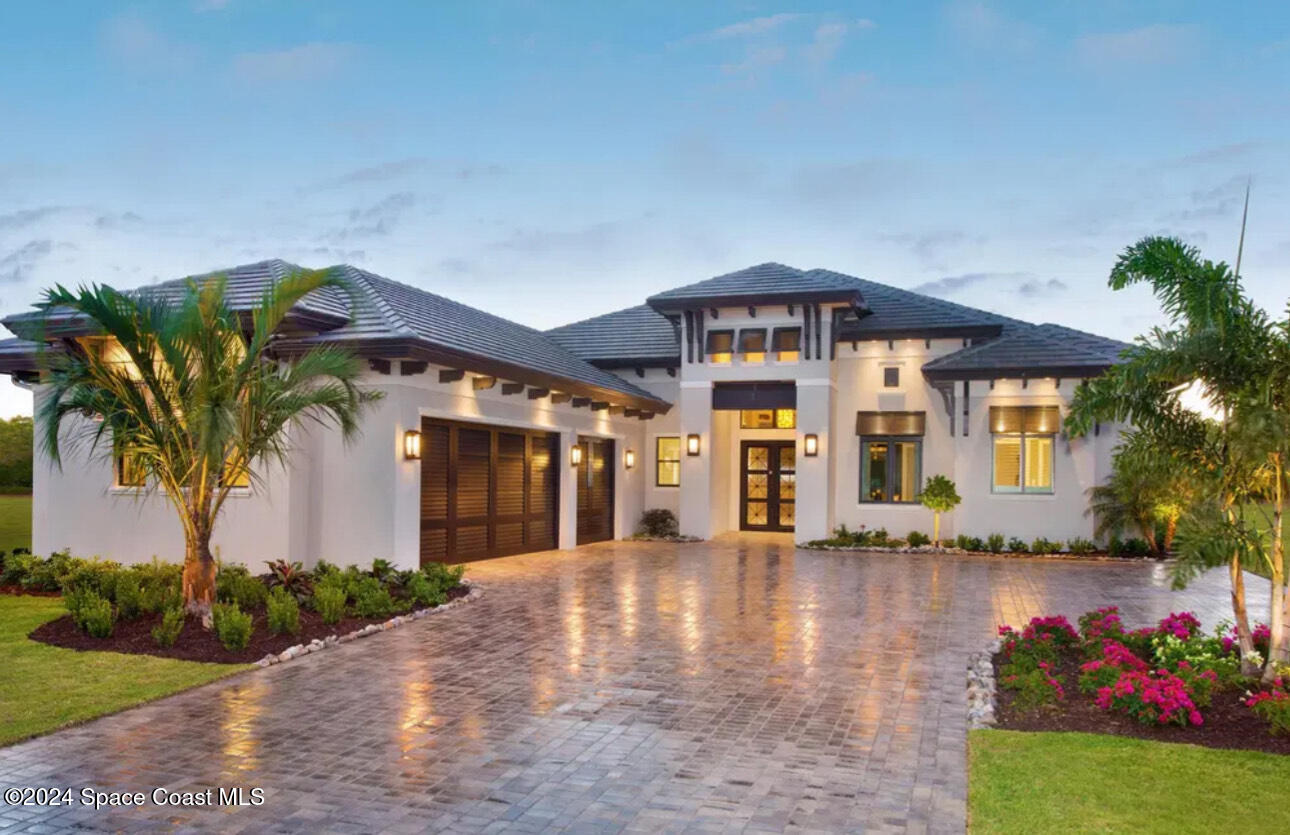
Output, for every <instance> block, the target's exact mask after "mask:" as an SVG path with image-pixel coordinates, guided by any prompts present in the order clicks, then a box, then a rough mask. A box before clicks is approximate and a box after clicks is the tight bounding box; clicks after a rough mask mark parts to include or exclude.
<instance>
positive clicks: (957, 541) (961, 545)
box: [954, 533, 970, 551]
mask: <svg viewBox="0 0 1290 835" xmlns="http://www.w3.org/2000/svg"><path fill="white" fill-rule="evenodd" d="M969 542H970V540H969V539H968V537H967V534H962V533H961V534H959V535H958V536H956V537H954V547H955V548H958V549H959V550H960V551H966V550H968V543H969Z"/></svg>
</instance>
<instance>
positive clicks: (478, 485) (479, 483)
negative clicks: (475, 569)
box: [421, 418, 559, 562]
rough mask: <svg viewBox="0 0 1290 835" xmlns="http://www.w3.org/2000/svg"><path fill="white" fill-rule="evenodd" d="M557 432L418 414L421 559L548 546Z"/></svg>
mask: <svg viewBox="0 0 1290 835" xmlns="http://www.w3.org/2000/svg"><path fill="white" fill-rule="evenodd" d="M558 444H559V436H557V435H555V434H553V433H548V432H536V431H532V432H531V431H526V430H515V429H510V428H503V427H494V426H484V425H480V424H466V423H460V422H454V421H441V420H433V419H430V418H423V419H422V461H421V560H422V562H427V561H439V562H461V561H464V560H472V559H485V558H488V557H494V556H501V555H504V554H517V553H523V552H526V551H537V550H547V549H550V548H554V547H556V541H557V532H558V526H557V523H556V517H557V510H558V495H559V486H558V484H557V479H558V478H559V472H558V469H557V468H556V467H555V457H556V455H557V454H558V449H559V445H558Z"/></svg>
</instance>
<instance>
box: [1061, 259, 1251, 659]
mask: <svg viewBox="0 0 1290 835" xmlns="http://www.w3.org/2000/svg"><path fill="white" fill-rule="evenodd" d="M1144 283H1145V284H1149V285H1150V286H1151V288H1152V290H1153V292H1154V294H1155V296H1156V299H1157V300H1158V301H1159V302H1160V304H1161V307H1162V308H1163V309H1164V312H1165V314H1166V315H1167V316H1168V317H1169V327H1168V328H1155V329H1153V330H1152V331H1151V333H1150V334H1148V335H1146V336H1144V337H1140V338H1139V339H1138V341H1137V342H1136V343H1135V344H1134V345H1133V346H1132V347H1130V348H1128V349H1127V350H1126V351H1125V352H1124V355H1123V357H1122V359H1123V362H1122V363H1121V364H1120V365H1117V366H1114V367H1113V368H1112V369H1110V370H1109V371H1108V372H1107V373H1106V374H1104V375H1103V376H1102V377H1099V378H1097V379H1095V380H1092V381H1089V383H1087V384H1086V385H1084V386H1081V388H1080V390H1079V391H1078V393H1077V394H1076V397H1075V400H1074V401H1073V402H1072V404H1071V411H1070V414H1069V415H1068V416H1067V429H1068V431H1069V432H1070V433H1071V434H1072V435H1076V436H1078V435H1082V434H1085V433H1087V432H1088V431H1089V430H1090V429H1092V427H1093V425H1094V423H1095V422H1097V421H1105V420H1114V421H1120V422H1127V423H1131V424H1133V425H1134V426H1136V427H1138V428H1139V429H1140V430H1142V431H1145V432H1147V433H1149V434H1150V436H1151V437H1152V439H1153V441H1154V442H1155V443H1157V444H1158V445H1160V448H1161V449H1162V450H1167V451H1169V452H1170V453H1171V454H1173V455H1175V456H1177V457H1178V458H1179V459H1180V460H1181V461H1183V462H1184V463H1186V464H1187V465H1188V466H1189V467H1191V468H1192V470H1193V472H1195V473H1200V474H1203V479H1202V480H1201V481H1200V482H1199V484H1200V485H1202V487H1201V492H1202V495H1201V496H1200V498H1201V499H1202V500H1205V501H1202V504H1204V505H1206V506H1212V507H1213V508H1214V509H1215V511H1216V514H1215V518H1216V519H1217V520H1219V523H1220V524H1222V525H1223V526H1224V527H1225V533H1223V534H1222V535H1218V536H1216V537H1211V538H1209V539H1201V538H1193V537H1188V538H1186V545H1187V547H1186V548H1180V556H1181V557H1182V558H1183V560H1182V563H1181V571H1180V573H1179V574H1178V575H1176V580H1177V581H1178V582H1185V580H1186V576H1187V572H1189V571H1194V570H1195V569H1196V568H1197V567H1198V566H1199V565H1202V564H1204V565H1208V564H1212V562H1213V560H1214V558H1215V552H1214V549H1213V548H1211V547H1202V546H1203V545H1204V543H1205V542H1225V543H1228V544H1230V545H1232V547H1231V548H1230V550H1228V551H1227V552H1226V557H1225V560H1226V562H1227V565H1228V571H1229V579H1230V581H1231V587H1232V611H1233V615H1234V617H1235V620H1236V628H1237V634H1238V637H1239V640H1240V647H1241V654H1242V656H1243V657H1247V656H1248V654H1249V653H1250V652H1251V651H1252V650H1253V647H1254V644H1253V640H1252V638H1251V634H1250V624H1249V615H1248V613H1247V611H1246V599H1245V578H1244V573H1243V570H1242V565H1243V561H1244V560H1246V559H1247V558H1248V557H1249V556H1250V553H1249V550H1248V548H1246V547H1245V546H1244V545H1242V544H1241V543H1245V542H1248V539H1247V538H1245V537H1244V535H1243V531H1242V530H1240V528H1241V519H1240V516H1241V507H1242V504H1243V502H1244V501H1245V500H1246V499H1248V498H1249V496H1250V495H1252V492H1253V489H1254V488H1253V485H1252V484H1251V474H1252V469H1251V460H1252V459H1251V458H1250V457H1249V456H1247V455H1243V454H1241V451H1240V450H1238V449H1237V448H1236V447H1235V446H1234V440H1235V437H1234V435H1235V425H1236V424H1237V423H1239V417H1240V414H1239V410H1240V407H1241V406H1242V404H1243V403H1244V402H1245V401H1246V400H1247V399H1248V397H1249V395H1250V387H1251V385H1252V384H1253V383H1254V382H1256V381H1259V380H1263V379H1266V378H1267V376H1268V372H1269V370H1270V364H1271V363H1270V355H1269V350H1268V346H1269V336H1270V330H1271V329H1270V327H1269V325H1268V321H1267V316H1266V314H1264V313H1263V311H1262V310H1260V309H1259V308H1258V307H1257V306H1255V305H1254V303H1253V302H1252V301H1251V300H1250V299H1249V298H1248V297H1247V296H1246V295H1245V293H1244V291H1243V289H1242V287H1241V282H1240V278H1239V276H1238V275H1237V274H1236V272H1235V271H1233V270H1232V269H1231V268H1230V267H1228V265H1227V264H1224V263H1221V262H1220V263H1217V264H1216V263H1214V262H1211V261H1208V260H1204V259H1202V258H1201V257H1200V253H1199V251H1198V250H1197V249H1195V248H1194V247H1191V246H1188V245H1186V244H1184V243H1183V242H1181V241H1179V240H1177V239H1174V238H1159V237H1149V238H1144V239H1143V240H1141V241H1139V242H1138V243H1136V244H1134V245H1133V246H1130V247H1129V248H1128V249H1126V250H1125V251H1124V253H1123V254H1121V256H1120V258H1119V260H1118V261H1117V262H1116V264H1115V266H1114V268H1113V269H1112V270H1111V277H1110V281H1109V284H1110V286H1111V288H1112V289H1115V290H1121V289H1124V288H1126V287H1129V286H1131V285H1136V284H1144ZM1197 382H1198V383H1199V384H1200V386H1201V387H1202V389H1203V391H1204V392H1205V393H1206V396H1207V398H1208V400H1209V402H1210V405H1211V406H1213V407H1214V409H1215V411H1216V412H1217V413H1218V414H1219V415H1221V419H1220V420H1219V421H1217V422H1214V421H1210V420H1207V419H1206V418H1204V417H1202V416H1200V415H1198V414H1196V413H1195V412H1193V411H1191V410H1189V409H1188V408H1186V407H1185V406H1184V405H1183V404H1182V403H1181V402H1180V397H1179V396H1180V393H1181V391H1182V390H1183V389H1184V388H1185V387H1187V386H1188V385H1190V384H1193V383H1197ZM1243 664H1244V666H1245V672H1246V673H1247V674H1253V673H1254V672H1255V669H1254V668H1253V665H1252V664H1250V662H1249V661H1248V660H1246V661H1243Z"/></svg>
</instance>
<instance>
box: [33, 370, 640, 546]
mask: <svg viewBox="0 0 1290 835" xmlns="http://www.w3.org/2000/svg"><path fill="white" fill-rule="evenodd" d="M438 371H439V369H438V368H436V367H434V366H431V367H429V368H428V369H427V370H426V371H425V372H424V373H422V374H416V375H412V376H402V375H401V374H400V373H399V365H398V363H397V362H395V363H394V366H393V368H392V373H390V374H388V375H383V374H378V373H375V372H372V373H369V374H367V375H365V377H364V381H363V383H364V385H366V386H368V387H370V388H372V389H374V390H378V391H381V392H382V393H383V394H384V397H383V398H382V399H381V400H380V401H378V402H377V403H375V404H374V405H373V406H372V407H371V409H370V411H369V412H368V413H367V414H366V415H365V417H364V419H363V422H362V432H361V434H360V435H359V436H358V437H357V438H356V439H354V440H353V441H352V442H350V443H348V444H346V443H344V442H343V441H342V439H341V437H340V436H339V434H338V433H337V432H335V431H334V430H331V429H329V428H326V427H319V426H312V427H310V428H309V429H308V430H307V431H300V432H295V433H293V438H292V455H291V466H290V467H289V468H287V469H283V468H272V469H271V470H270V471H269V472H267V473H266V474H265V484H264V485H263V486H262V487H261V488H254V489H250V490H246V491H238V493H237V494H236V495H234V496H233V497H231V498H230V499H229V501H228V503H227V504H226V509H225V512H224V514H223V515H222V516H221V518H220V520H219V522H218V523H217V525H216V530H215V535H214V538H213V545H214V546H215V548H217V549H218V552H219V554H220V556H221V558H222V559H224V560H227V561H231V562H242V563H246V564H248V565H250V566H251V567H253V568H259V567H261V566H262V564H263V562H264V561H266V560H271V559H278V558H290V559H295V560H300V561H301V562H303V563H305V564H306V566H308V565H312V564H314V563H315V562H317V560H318V559H327V560H329V561H331V562H335V563H340V564H348V563H368V562H370V561H371V560H372V559H374V558H377V557H380V558H384V559H390V560H393V561H394V562H395V563H396V564H397V565H400V566H403V567H413V566H415V565H417V564H418V562H419V546H420V484H421V482H420V463H419V462H416V461H406V460H404V458H403V453H402V439H403V432H404V431H405V430H406V429H416V428H419V427H420V419H421V417H422V416H428V417H443V418H451V419H454V420H466V421H477V422H480V423H489V424H500V425H507V426H517V427H525V428H533V429H544V430H547V431H555V432H560V433H561V435H562V438H561V441H562V444H561V457H560V460H559V462H558V463H559V466H560V494H561V496H560V507H561V518H560V545H561V547H565V548H571V547H573V546H574V542H575V535H576V515H575V514H576V508H577V502H576V484H575V481H574V479H573V477H572V475H571V473H570V470H572V467H571V466H570V464H569V447H570V446H571V445H572V444H573V443H574V442H575V440H576V438H577V436H578V435H586V436H591V437H601V438H612V439H614V441H615V442H616V443H615V454H614V459H615V460H614V466H615V473H614V484H615V489H614V496H615V508H614V516H615V536H619V537H621V536H626V535H629V534H631V533H632V531H633V530H634V528H635V525H636V522H637V521H638V519H639V517H640V513H641V511H642V509H643V507H644V502H645V496H644V484H645V481H646V477H647V468H646V466H644V464H645V460H646V459H647V458H648V457H649V455H652V452H650V453H648V454H646V450H645V440H646V433H647V431H649V429H648V427H649V424H650V423H651V422H652V421H642V420H639V419H638V418H635V417H631V418H628V417H625V416H621V415H619V416H611V415H610V414H609V413H608V411H603V410H602V411H594V412H593V411H592V410H591V409H589V408H585V407H584V408H576V409H575V408H574V407H573V406H572V405H571V404H560V405H556V404H553V403H551V400H550V399H549V398H542V399H539V400H530V399H528V397H527V395H526V393H520V394H515V395H510V396H506V395H502V394H501V386H500V384H499V385H498V386H497V387H495V388H493V389H489V390H484V391H479V392H476V391H475V390H474V389H473V387H472V385H471V377H470V375H467V376H466V377H465V379H463V380H461V381H458V382H455V383H439V382H438ZM41 396H43V394H42V392H41V391H40V390H39V387H38V389H37V397H38V398H40V397H41ZM656 419H657V418H656ZM70 431H71V430H69V432H70ZM627 449H632V450H633V451H634V452H635V453H636V462H637V463H636V466H635V467H633V468H632V469H630V470H628V469H627V468H626V467H625V464H624V455H623V453H624V451H625V450H627ZM649 475H650V477H651V478H652V471H649ZM34 481H35V485H34V494H35V498H34V501H33V543H32V544H33V550H34V551H36V552H37V553H48V552H50V551H51V550H55V549H59V548H67V549H69V550H71V551H72V552H73V553H74V554H77V555H86V556H93V555H98V556H102V557H104V558H108V559H115V560H119V561H121V562H126V563H133V562H141V561H147V560H151V559H152V557H153V556H154V555H155V556H157V557H159V558H161V559H163V560H168V561H179V560H182V558H183V535H182V531H181V529H180V525H179V521H178V517H177V516H176V514H175V511H174V509H173V508H172V507H171V506H170V504H169V503H168V502H167V501H166V499H165V498H164V496H159V495H155V494H154V495H146V494H144V493H143V492H141V491H138V490H126V489H117V488H113V487H112V483H113V473H112V466H111V463H110V461H109V460H107V458H106V457H104V456H95V457H89V456H86V455H85V454H83V453H81V454H75V455H69V456H67V457H66V460H65V462H64V466H63V468H62V469H61V470H59V469H57V468H54V467H52V466H51V465H50V463H49V462H48V461H47V460H45V459H43V458H42V456H41V455H40V453H39V450H38V451H37V464H36V468H35V474H34Z"/></svg>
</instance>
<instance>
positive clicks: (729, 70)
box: [721, 44, 788, 77]
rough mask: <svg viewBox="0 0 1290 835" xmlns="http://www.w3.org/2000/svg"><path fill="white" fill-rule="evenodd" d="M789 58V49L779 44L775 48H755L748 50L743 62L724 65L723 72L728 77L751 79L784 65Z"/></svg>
mask: <svg viewBox="0 0 1290 835" xmlns="http://www.w3.org/2000/svg"><path fill="white" fill-rule="evenodd" d="M787 57H788V49H786V48H785V47H782V46H779V45H778V44H777V45H774V46H754V47H750V48H749V49H748V52H747V53H746V54H745V55H744V59H743V60H742V61H739V62H737V63H728V64H722V65H721V71H722V72H723V73H725V74H726V75H743V76H749V77H751V76H755V75H757V74H758V73H759V72H760V71H761V70H764V69H768V68H769V67H773V66H775V65H776V64H779V63H782V62H783V60H784V59H785V58H787Z"/></svg>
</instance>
